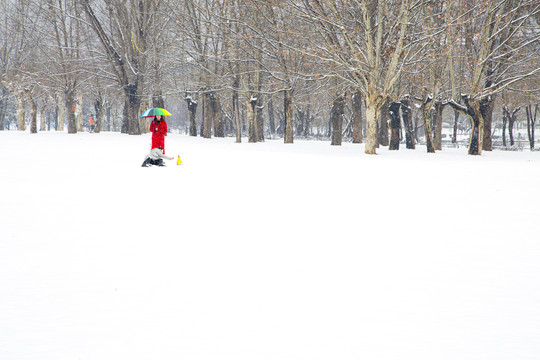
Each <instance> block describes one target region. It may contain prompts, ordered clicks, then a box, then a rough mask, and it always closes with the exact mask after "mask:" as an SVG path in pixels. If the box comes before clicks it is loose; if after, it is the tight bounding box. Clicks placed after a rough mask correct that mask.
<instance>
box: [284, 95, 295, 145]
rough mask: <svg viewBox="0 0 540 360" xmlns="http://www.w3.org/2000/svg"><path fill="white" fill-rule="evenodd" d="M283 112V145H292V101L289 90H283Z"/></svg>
mask: <svg viewBox="0 0 540 360" xmlns="http://www.w3.org/2000/svg"><path fill="white" fill-rule="evenodd" d="M283 112H284V115H285V139H284V143H285V144H292V143H293V99H292V93H291V90H283Z"/></svg>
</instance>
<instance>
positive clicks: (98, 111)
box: [94, 93, 103, 133]
mask: <svg viewBox="0 0 540 360" xmlns="http://www.w3.org/2000/svg"><path fill="white" fill-rule="evenodd" d="M94 111H95V115H96V116H95V120H96V127H95V129H94V132H95V133H100V132H101V126H102V124H103V98H102V97H101V94H100V93H98V96H97V97H96V99H95V100H94Z"/></svg>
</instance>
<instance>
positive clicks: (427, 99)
mask: <svg viewBox="0 0 540 360" xmlns="http://www.w3.org/2000/svg"><path fill="white" fill-rule="evenodd" d="M434 101H435V99H434V98H433V96H432V95H425V96H424V103H423V104H422V108H421V109H422V118H423V120H424V136H425V138H426V147H427V152H428V153H434V152H435V145H434V143H433V131H432V130H431V108H432V106H433V103H434Z"/></svg>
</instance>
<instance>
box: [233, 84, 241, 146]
mask: <svg viewBox="0 0 540 360" xmlns="http://www.w3.org/2000/svg"><path fill="white" fill-rule="evenodd" d="M235 89H236V88H235ZM232 108H233V116H234V124H235V127H236V142H237V143H238V144H240V143H241V142H242V119H241V117H240V99H239V95H238V91H236V90H234V92H233V97H232Z"/></svg>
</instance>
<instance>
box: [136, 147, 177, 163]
mask: <svg viewBox="0 0 540 360" xmlns="http://www.w3.org/2000/svg"><path fill="white" fill-rule="evenodd" d="M163 159H167V160H173V159H174V157H169V156H166V155H165V154H163V149H162V148H161V146H158V147H155V148H153V149H152V150H150V153H149V154H148V155H146V158H145V159H144V162H143V163H142V165H141V166H142V167H148V166H152V165H155V166H165V164H164V163H163Z"/></svg>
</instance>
